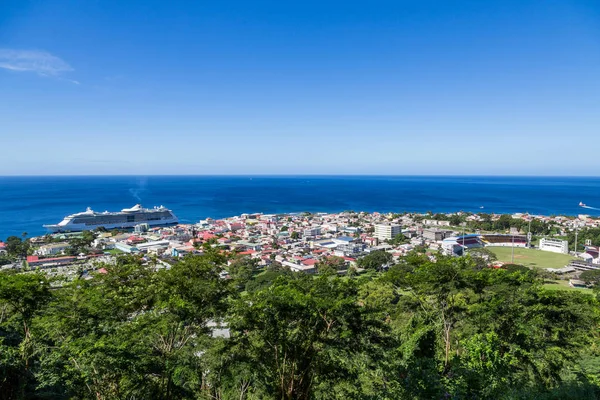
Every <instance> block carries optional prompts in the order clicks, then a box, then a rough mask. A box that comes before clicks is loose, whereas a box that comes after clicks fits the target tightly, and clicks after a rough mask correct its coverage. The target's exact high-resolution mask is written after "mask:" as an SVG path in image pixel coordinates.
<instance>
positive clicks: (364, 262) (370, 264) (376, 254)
mask: <svg viewBox="0 0 600 400" xmlns="http://www.w3.org/2000/svg"><path fill="white" fill-rule="evenodd" d="M392 259H393V256H392V255H391V254H390V253H388V252H386V251H384V250H375V251H372V252H370V253H369V254H367V255H366V256H364V257H361V258H359V259H358V261H357V264H358V266H359V267H361V268H365V269H373V270H377V271H378V270H381V269H382V268H383V267H385V266H386V265H389V264H390V263H391V262H392Z"/></svg>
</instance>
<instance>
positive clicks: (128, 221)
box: [44, 204, 179, 232]
mask: <svg viewBox="0 0 600 400" xmlns="http://www.w3.org/2000/svg"><path fill="white" fill-rule="evenodd" d="M178 222H179V220H178V219H177V217H176V216H175V214H173V212H172V211H171V210H169V209H167V208H165V207H163V206H160V207H154V208H153V209H147V208H142V206H141V205H140V204H136V205H135V206H133V207H132V208H124V209H123V210H121V211H119V212H108V211H105V212H100V213H99V212H95V211H93V210H92V209H90V208H88V209H87V210H86V211H84V212H80V213H76V214H72V215H68V216H66V217H65V218H64V219H63V220H62V221H61V222H59V223H58V224H52V225H44V228H46V229H48V230H49V231H50V232H81V231H91V230H94V229H97V228H105V229H130V228H134V227H135V226H136V225H140V224H147V225H148V226H150V227H154V226H167V225H174V224H177V223H178Z"/></svg>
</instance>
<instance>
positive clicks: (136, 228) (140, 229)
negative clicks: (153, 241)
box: [133, 223, 150, 233]
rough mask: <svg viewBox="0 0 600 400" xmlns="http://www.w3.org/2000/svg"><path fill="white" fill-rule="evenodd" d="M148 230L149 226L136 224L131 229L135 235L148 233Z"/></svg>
mask: <svg viewBox="0 0 600 400" xmlns="http://www.w3.org/2000/svg"><path fill="white" fill-rule="evenodd" d="M149 229H150V225H149V224H146V223H144V224H137V225H136V226H134V227H133V231H134V232H135V233H144V232H148V230H149Z"/></svg>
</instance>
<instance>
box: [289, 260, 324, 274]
mask: <svg viewBox="0 0 600 400" xmlns="http://www.w3.org/2000/svg"><path fill="white" fill-rule="evenodd" d="M281 264H282V265H285V266H286V267H289V268H290V270H291V271H292V272H304V273H305V274H316V273H317V267H316V265H303V264H295V263H293V262H289V261H284V262H282V263H281Z"/></svg>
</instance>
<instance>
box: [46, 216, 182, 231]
mask: <svg viewBox="0 0 600 400" xmlns="http://www.w3.org/2000/svg"><path fill="white" fill-rule="evenodd" d="M141 223H143V224H148V226H150V227H151V228H152V227H155V226H169V225H176V224H178V223H179V221H178V220H177V219H171V220H164V221H147V222H123V223H117V224H107V225H95V226H89V225H85V224H69V225H65V226H60V225H44V228H46V229H48V230H49V231H50V232H51V233H63V232H82V231H92V230H94V229H97V228H100V227H102V228H105V229H108V230H111V229H133V228H134V227H135V226H136V225H139V224H141Z"/></svg>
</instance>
